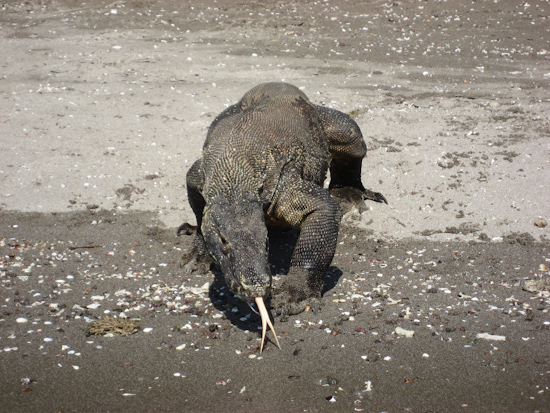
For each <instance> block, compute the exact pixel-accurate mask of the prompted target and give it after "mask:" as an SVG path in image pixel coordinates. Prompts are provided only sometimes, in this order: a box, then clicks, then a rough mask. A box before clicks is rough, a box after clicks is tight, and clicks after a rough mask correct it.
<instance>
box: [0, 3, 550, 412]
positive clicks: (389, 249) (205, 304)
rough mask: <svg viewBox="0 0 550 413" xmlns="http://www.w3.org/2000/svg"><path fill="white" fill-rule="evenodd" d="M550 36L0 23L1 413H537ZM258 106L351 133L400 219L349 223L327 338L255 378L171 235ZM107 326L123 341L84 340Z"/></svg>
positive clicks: (291, 8) (68, 13)
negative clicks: (95, 327)
mask: <svg viewBox="0 0 550 413" xmlns="http://www.w3.org/2000/svg"><path fill="white" fill-rule="evenodd" d="M548 16H550V5H549V4H548V2H544V1H530V2H517V1H512V0H508V1H492V0H491V1H473V2H462V1H458V0H455V1H445V2H429V1H422V2H420V1H399V2H391V1H358V0H357V1H356V0H350V1H335V0H327V1H309V2H288V3H285V2H275V1H265V2H261V3H260V2H242V3H233V2H229V1H218V2H216V1H214V0H206V1H202V2H200V3H198V2H183V1H177V2H176V1H159V2H153V1H148V0H143V1H135V2H134V1H132V2H130V1H117V2H110V1H103V0H100V1H92V0H90V1H87V2H82V1H80V0H74V1H73V0H61V1H49V0H43V1H34V0H28V1H24V2H21V1H6V2H4V3H2V8H1V9H0V34H1V36H0V50H1V51H2V59H1V61H0V68H1V69H0V93H1V94H0V96H1V101H0V122H1V126H2V127H1V128H0V144H1V145H2V146H1V154H2V155H1V163H0V193H1V199H0V208H1V209H0V251H1V254H0V259H1V260H2V262H1V263H0V265H1V268H0V270H1V272H0V281H1V282H2V287H1V289H0V302H1V304H0V305H1V307H0V308H1V310H2V314H1V315H0V361H1V369H2V370H0V371H1V374H0V411H6V412H7V411H9V412H12V411H13V412H18V411H25V412H28V411H52V412H53V411H63V412H69V411H78V412H85V411H90V412H92V411H93V412H97V411H113V412H115V411H116V412H118V411H144V412H146V411H154V410H156V411H205V412H209V411H238V410H246V411H258V412H263V411H293V412H294V411H296V412H298V411H361V409H363V410H364V411H388V412H392V411H403V410H407V409H408V410H412V411H472V412H474V411H475V412H477V411H507V412H509V411H550V408H549V407H548V406H549V405H550V350H549V348H550V314H549V308H550V307H549V305H550V302H549V297H550V292H549V291H548V272H547V268H548V267H549V266H550V264H549V262H550V244H549V240H548V231H549V230H548V227H546V226H544V222H545V220H548V219H549V218H550V213H549V210H550V208H549V205H550V191H549V190H548V182H550V140H549V139H548V138H549V136H550V93H549V90H550V87H549V86H548V84H549V81H550V51H549V50H548V49H550V33H549V31H550V29H549V27H550V24H549V22H548ZM265 81H286V82H289V83H292V84H294V85H296V86H298V87H300V88H302V90H303V91H304V92H305V93H306V94H307V95H308V96H309V97H310V99H311V100H312V101H314V102H315V103H318V104H324V105H327V106H331V107H334V108H336V109H339V110H342V111H344V112H347V113H350V114H351V115H352V116H354V117H355V119H356V121H357V122H358V124H359V125H360V127H361V129H362V131H363V134H364V136H365V140H366V142H367V145H368V146H369V154H368V157H367V160H366V161H365V162H364V173H363V182H364V183H365V185H366V186H367V187H369V188H371V189H373V190H377V191H380V192H382V193H383V194H384V195H385V196H386V198H387V199H388V201H389V205H383V204H381V205H380V204H374V203H369V204H368V206H369V210H368V211H366V212H364V213H363V214H359V213H358V212H352V213H350V214H348V215H347V216H346V217H345V219H344V225H343V226H342V231H341V239H340V242H341V243H340V246H339V249H338V251H337V255H336V257H335V259H334V262H333V265H334V267H333V268H332V269H331V271H330V273H329V274H328V276H327V280H326V290H327V291H326V293H325V298H324V300H323V307H322V311H321V313H320V314H318V315H314V314H312V313H304V314H301V315H298V316H295V317H290V318H289V319H288V320H281V319H276V320H275V327H276V329H277V331H278V332H279V334H280V340H281V345H282V350H278V349H277V348H276V347H275V346H273V345H272V344H268V346H267V349H266V350H265V351H264V353H262V354H261V355H260V354H259V339H258V337H259V336H258V327H259V319H258V317H257V316H256V315H254V314H251V312H250V311H249V310H248V308H247V307H246V306H244V305H243V304H242V303H240V302H239V301H238V300H236V299H235V298H234V297H232V296H231V294H230V293H229V292H228V291H227V290H226V288H225V286H224V285H223V283H222V282H220V281H219V280H214V278H213V276H212V275H211V274H208V275H199V274H183V273H182V271H181V270H180V268H179V266H178V261H179V258H180V256H181V251H182V250H183V249H184V248H186V247H187V246H188V245H189V239H188V237H181V238H179V239H178V238H176V237H175V228H176V227H177V226H178V225H179V224H181V223H182V222H184V221H189V222H194V217H193V216H192V214H191V210H190V208H189V206H188V204H187V199H186V192H185V186H184V180H185V174H186V172H187V169H188V168H189V166H190V165H191V164H192V162H193V161H194V160H195V159H196V158H197V157H199V156H200V151H201V146H202V142H203V140H204V137H205V134H206V128H207V127H208V125H209V123H210V122H211V121H212V119H213V117H214V116H215V115H216V114H217V113H219V112H220V111H221V110H223V109H224V108H225V107H226V106H227V105H230V104H232V103H234V102H235V101H237V100H238V99H239V98H240V97H241V96H242V94H243V93H244V92H246V91H247V90H248V89H250V88H251V87H252V86H254V85H256V84H258V83H261V82H265ZM536 224H537V225H538V226H537V225H536ZM289 237H291V235H290V234H274V237H273V238H274V240H273V242H272V244H273V245H272V259H273V262H274V271H276V272H278V273H280V272H284V269H285V268H286V266H287V262H288V253H289V251H288V248H287V247H286V244H287V243H288V238H289ZM83 247H84V248H83ZM212 282H213V283H212ZM209 283H212V285H210V286H209ZM122 313H124V314H126V315H127V317H128V318H129V319H134V318H135V319H137V320H138V321H139V325H140V329H139V331H138V333H136V334H132V335H129V336H126V337H111V338H110V337H103V336H87V334H86V333H87V331H88V328H89V325H90V323H91V322H92V321H93V320H97V319H101V317H103V316H113V315H117V316H118V315H120V314H122ZM398 327H399V328H401V329H404V330H406V331H414V336H412V337H406V336H404V335H400V334H397V333H396V328H398ZM148 329H152V330H148ZM397 331H400V330H399V329H398V330H397ZM484 334H485V335H484ZM487 334H488V335H487Z"/></svg>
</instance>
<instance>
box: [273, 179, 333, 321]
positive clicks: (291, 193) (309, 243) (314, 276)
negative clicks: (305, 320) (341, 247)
mask: <svg viewBox="0 0 550 413" xmlns="http://www.w3.org/2000/svg"><path fill="white" fill-rule="evenodd" d="M274 213H275V216H276V217H277V218H278V219H282V220H284V221H286V222H287V223H289V224H290V225H292V226H294V227H298V228H299V229H300V235H299V237H298V241H297V243H296V246H295V248H294V252H293V254H292V259H291V263H290V270H289V273H288V275H287V276H286V277H284V280H283V282H282V284H281V286H280V287H278V288H277V289H276V291H275V294H274V296H273V299H272V301H271V304H272V307H273V308H274V310H275V313H276V314H279V315H281V314H287V315H290V314H298V313H300V312H302V311H304V309H305V308H306V307H308V306H310V307H312V308H318V306H319V302H320V299H321V291H322V289H323V278H324V276H325V274H326V272H327V269H328V267H329V266H330V263H331V261H332V258H333V257H334V252H335V250H336V244H337V239H338V226H339V221H340V210H339V207H338V203H337V202H336V201H335V200H334V199H333V198H332V197H331V196H330V194H329V193H328V191H327V190H326V189H324V188H321V187H319V186H317V185H315V184H314V183H312V182H308V181H297V182H296V181H295V182H293V184H292V186H291V187H290V188H288V189H287V190H286V192H285V194H284V195H283V196H281V197H280V198H279V200H278V202H277V206H276V208H275V210H274Z"/></svg>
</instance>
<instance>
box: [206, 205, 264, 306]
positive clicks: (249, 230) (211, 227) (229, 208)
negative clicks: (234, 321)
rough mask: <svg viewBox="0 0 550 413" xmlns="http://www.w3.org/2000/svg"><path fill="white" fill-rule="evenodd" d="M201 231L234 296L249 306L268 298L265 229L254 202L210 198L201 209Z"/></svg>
mask: <svg viewBox="0 0 550 413" xmlns="http://www.w3.org/2000/svg"><path fill="white" fill-rule="evenodd" d="M201 230H202V233H203V236H204V240H205V242H206V246H207V248H208V251H209V252H210V255H211V256H212V258H213V259H214V261H215V262H216V264H218V265H219V267H220V269H221V271H222V273H223V275H224V277H225V281H226V283H227V285H228V286H229V288H230V289H231V290H232V291H233V293H234V294H236V295H237V296H238V297H239V298H241V299H243V300H245V301H249V302H250V301H253V300H254V299H255V298H256V297H265V296H267V295H269V292H270V289H271V272H270V271H269V266H268V259H267V254H268V253H267V248H268V247H267V228H266V226H265V220H264V213H263V210H262V207H261V205H260V202H259V201H258V199H257V198H254V196H252V195H246V194H245V195H240V196H239V197H233V198H227V197H214V198H213V199H212V200H211V201H210V202H208V203H207V204H206V206H205V209H204V212H203V220H202V226H201Z"/></svg>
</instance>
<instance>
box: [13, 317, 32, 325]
mask: <svg viewBox="0 0 550 413" xmlns="http://www.w3.org/2000/svg"><path fill="white" fill-rule="evenodd" d="M15 321H16V322H17V323H19V324H25V323H26V322H28V321H29V320H27V319H26V318H24V317H19V318H18V319H17V320H15Z"/></svg>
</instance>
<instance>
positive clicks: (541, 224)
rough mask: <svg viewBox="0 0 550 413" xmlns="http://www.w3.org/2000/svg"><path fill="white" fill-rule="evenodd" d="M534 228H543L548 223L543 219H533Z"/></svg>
mask: <svg viewBox="0 0 550 413" xmlns="http://www.w3.org/2000/svg"><path fill="white" fill-rule="evenodd" d="M534 223H535V226H536V227H539V228H544V227H546V226H547V225H548V222H546V220H545V219H544V218H535V222H534Z"/></svg>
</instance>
